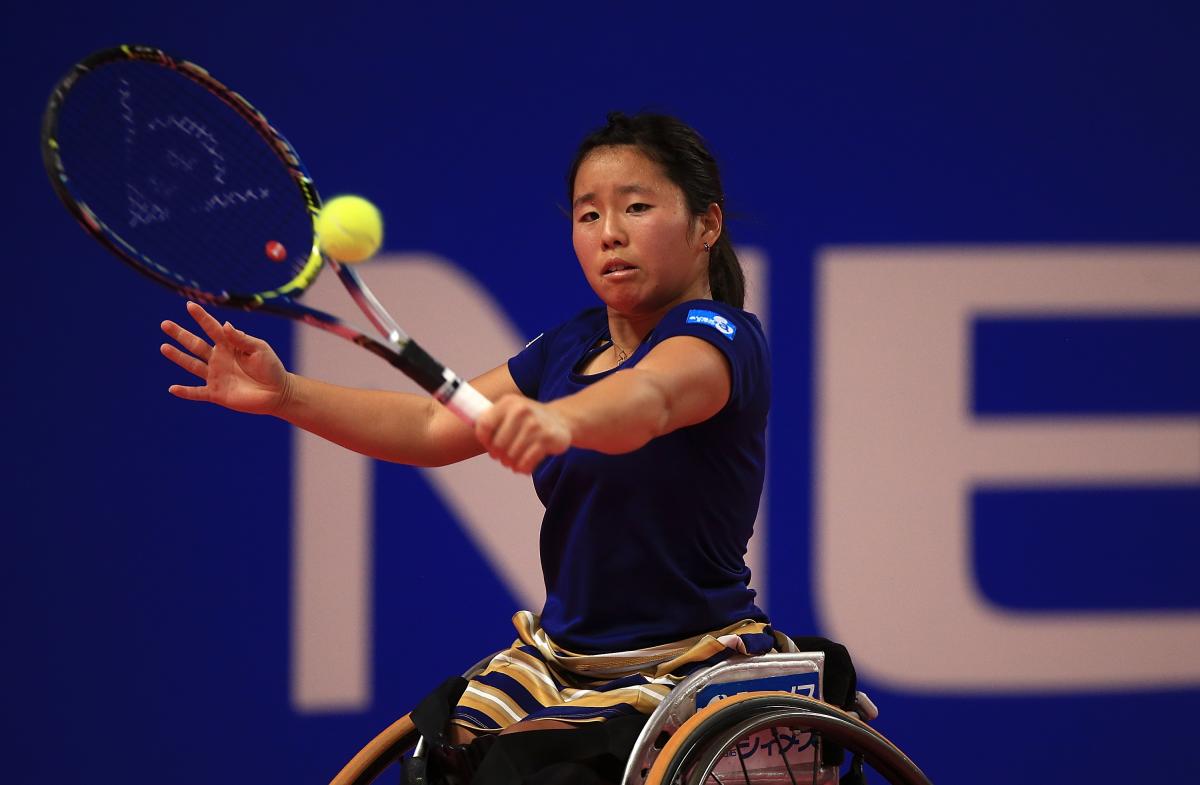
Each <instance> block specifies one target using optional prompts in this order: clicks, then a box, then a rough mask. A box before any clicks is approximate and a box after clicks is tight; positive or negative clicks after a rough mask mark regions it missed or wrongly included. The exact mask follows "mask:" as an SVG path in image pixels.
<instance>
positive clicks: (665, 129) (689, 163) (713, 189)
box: [567, 112, 746, 308]
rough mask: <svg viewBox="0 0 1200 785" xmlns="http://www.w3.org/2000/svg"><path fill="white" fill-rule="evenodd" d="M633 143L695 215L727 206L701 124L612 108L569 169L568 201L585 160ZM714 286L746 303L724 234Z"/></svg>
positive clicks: (714, 264)
mask: <svg viewBox="0 0 1200 785" xmlns="http://www.w3.org/2000/svg"><path fill="white" fill-rule="evenodd" d="M616 145H633V146H635V147H637V148H638V150H640V151H641V152H642V154H643V155H645V156H646V157H647V158H649V159H650V160H651V161H654V162H655V163H657V164H658V165H659V166H661V167H662V169H663V172H664V173H665V174H666V176H667V178H668V179H669V180H670V181H671V182H673V183H675V185H677V186H678V187H679V190H681V191H683V196H684V199H685V200H687V206H688V209H689V210H690V211H691V212H692V214H693V215H697V216H698V215H703V214H704V213H705V212H706V211H707V210H708V206H709V205H710V204H713V203H716V204H717V205H718V206H720V207H721V209H722V210H724V209H725V192H724V190H723V189H722V187H721V173H720V171H719V170H718V168H717V161H716V159H715V158H713V156H712V153H710V152H709V151H708V147H707V146H706V145H705V144H704V139H703V138H701V136H700V134H698V133H696V131H695V129H693V128H692V127H691V126H689V125H687V124H686V123H684V122H683V121H682V120H679V119H677V118H675V117H671V116H669V115H661V114H636V115H633V116H632V117H631V116H629V115H626V114H623V113H622V112H609V114H608V123H607V124H606V125H605V126H604V127H602V128H598V129H596V130H595V131H592V132H591V133H590V134H588V135H587V136H586V137H585V138H584V140H583V141H582V142H581V143H580V145H579V150H578V151H577V152H576V153H575V160H574V161H572V162H571V168H570V170H569V171H568V173H567V204H571V202H572V200H574V198H575V175H576V174H577V173H578V172H579V166H580V165H581V164H582V163H583V160H584V159H585V158H587V156H588V154H589V153H591V152H592V151H593V150H595V149H596V148H598V147H612V146H616ZM708 286H709V290H710V291H711V292H712V297H713V299H714V300H718V301H720V302H723V303H727V304H729V305H732V306H733V307H735V308H741V307H742V305H743V304H744V303H745V299H746V276H745V274H744V273H743V272H742V265H741V263H740V262H738V258H737V254H736V253H735V252H734V250H733V243H732V242H731V241H730V239H729V232H727V231H725V228H724V227H723V226H722V228H721V236H720V237H718V238H717V242H716V243H715V244H714V245H713V247H712V249H711V250H710V251H709V256H708Z"/></svg>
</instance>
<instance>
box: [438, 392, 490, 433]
mask: <svg viewBox="0 0 1200 785" xmlns="http://www.w3.org/2000/svg"><path fill="white" fill-rule="evenodd" d="M445 406H446V408H447V409H449V410H450V411H452V412H454V413H455V414H457V415H458V416H459V417H461V418H462V419H463V420H465V421H467V422H468V423H470V424H471V425H474V424H475V421H476V420H478V419H479V415H481V414H483V413H484V412H486V411H487V410H488V409H490V408H492V402H491V401H489V400H488V399H487V398H485V397H484V396H483V393H481V392H479V390H476V389H475V388H474V387H472V386H471V385H470V384H468V383H467V382H463V383H462V384H460V385H459V386H458V389H457V390H455V391H454V395H453V396H451V397H450V399H449V400H447V401H445Z"/></svg>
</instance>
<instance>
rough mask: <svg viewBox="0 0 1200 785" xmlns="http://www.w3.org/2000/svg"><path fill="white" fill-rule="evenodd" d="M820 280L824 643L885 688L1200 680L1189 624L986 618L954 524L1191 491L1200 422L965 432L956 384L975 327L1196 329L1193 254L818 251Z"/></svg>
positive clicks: (1011, 424)
mask: <svg viewBox="0 0 1200 785" xmlns="http://www.w3.org/2000/svg"><path fill="white" fill-rule="evenodd" d="M817 270H818V281H817V286H818V291H817V303H818V311H819V316H818V335H817V340H818V351H817V366H816V374H817V395H816V406H817V411H816V412H815V415H816V416H815V422H816V430H817V432H816V434H815V439H816V446H817V462H816V473H817V476H816V488H815V489H814V494H815V515H814V522H813V527H814V537H815V548H814V554H815V558H814V562H813V570H814V572H815V574H816V586H815V589H816V595H817V605H818V608H817V610H818V617H819V618H821V619H822V620H823V622H824V624H825V627H826V629H825V634H828V635H829V636H830V637H832V638H835V639H837V640H842V641H845V642H846V643H847V644H848V645H849V646H850V648H851V651H852V652H853V653H854V658H855V663H856V665H857V666H858V668H859V670H860V671H861V672H863V673H864V674H865V675H866V676H867V677H868V678H871V679H875V680H879V681H881V682H883V683H885V684H886V685H887V686H889V687H891V688H894V689H907V690H917V691H928V692H942V693H945V692H960V691H964V690H968V691H983V692H997V691H1020V690H1030V689H1034V690H1039V691H1063V690H1081V689H1082V690H1112V689H1159V688H1172V687H1185V686H1196V685H1200V657H1197V656H1194V654H1195V652H1197V651H1200V613H1198V612H1196V611H1157V612H1156V611H1145V612H1134V611H1111V612H1098V611H1087V612H1079V613H1064V612H1058V611H1044V612H1037V613H1033V612H1021V611H1015V610H1008V609H1003V608H1000V607H996V606H994V605H992V604H990V603H989V602H988V601H987V600H986V599H985V598H984V597H983V596H982V595H981V592H980V590H979V588H978V586H977V584H976V580H975V576H974V574H973V567H972V556H971V554H972V548H971V544H970V539H969V538H970V527H969V523H970V521H969V518H968V516H969V514H970V513H969V508H968V505H969V502H970V493H971V489H972V487H973V486H977V485H981V484H984V483H986V484H988V485H992V486H995V485H1005V484H1010V485H1012V484H1020V485H1030V484H1040V485H1054V484H1058V485H1083V484H1088V485H1097V486H1103V485H1106V484H1109V485H1111V484H1122V485H1129V484H1146V485H1152V484H1155V483H1183V484H1196V483H1200V449H1198V447H1197V445H1200V420H1198V419H1197V418H1196V417H1195V416H1190V417H1187V416H1183V417H1173V416H1160V417H1143V418H1133V417H1120V418H1117V417H1112V418H1105V417H1086V418H1085V417H1078V416H1076V417H1068V418H1055V417H1052V416H1037V417H1024V418H1021V417H1005V418H1004V419H1003V420H995V419H993V420H984V419H975V418H973V417H972V415H971V398H970V389H969V381H970V379H971V372H970V367H971V366H970V363H971V357H970V356H969V354H970V348H971V343H970V329H971V320H972V318H973V317H974V316H977V315H979V314H983V313H986V314H988V315H1031V314H1033V315H1066V314H1087V315H1090V316H1095V315H1112V314H1116V315H1121V314H1124V315H1128V314H1132V313H1137V314H1142V315H1156V314H1179V313H1188V314H1195V313H1197V312H1198V311H1200V249H1196V248H1192V249H1186V248H1116V247H1097V248H1062V247H1049V248H1020V249H991V248H988V249H980V248H964V249H950V248H892V249H883V248H831V249H826V250H825V251H823V252H822V253H821V255H820V258H819V260H818V266H817ZM1146 547H1149V546H1146ZM1153 547H1168V548H1169V547H1171V546H1170V543H1157V544H1155V545H1154V546H1153Z"/></svg>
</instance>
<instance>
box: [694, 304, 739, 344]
mask: <svg viewBox="0 0 1200 785" xmlns="http://www.w3.org/2000/svg"><path fill="white" fill-rule="evenodd" d="M687 322H688V324H707V325H708V326H709V327H712V328H714V329H715V330H716V331H717V332H719V333H720V334H721V335H724V336H725V337H726V338H728V339H729V340H731V341H732V340H733V336H734V334H735V333H736V332H737V325H736V324H734V323H733V322H731V321H729V320H728V319H726V318H725V317H724V316H722V315H721V314H719V313H714V312H713V311H704V310H701V309H699V308H693V309H692V310H690V311H688V315H687Z"/></svg>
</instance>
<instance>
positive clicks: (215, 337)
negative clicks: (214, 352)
mask: <svg viewBox="0 0 1200 785" xmlns="http://www.w3.org/2000/svg"><path fill="white" fill-rule="evenodd" d="M187 312H188V313H189V314H191V317H192V318H193V319H195V320H196V324H198V325H200V329H201V330H203V331H204V334H205V335H207V336H208V337H209V338H211V339H212V341H213V343H216V342H217V341H219V340H221V333H222V330H221V323H220V322H218V321H217V320H216V319H214V318H213V317H212V315H211V314H209V312H208V311H206V310H204V308H203V307H202V306H201V305H200V303H197V302H193V301H191V300H188V304H187Z"/></svg>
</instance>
